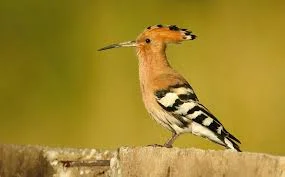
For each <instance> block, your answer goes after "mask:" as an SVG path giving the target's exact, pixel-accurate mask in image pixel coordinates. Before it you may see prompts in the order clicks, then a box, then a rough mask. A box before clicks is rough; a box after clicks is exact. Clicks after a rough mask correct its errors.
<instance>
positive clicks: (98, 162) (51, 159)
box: [0, 145, 285, 177]
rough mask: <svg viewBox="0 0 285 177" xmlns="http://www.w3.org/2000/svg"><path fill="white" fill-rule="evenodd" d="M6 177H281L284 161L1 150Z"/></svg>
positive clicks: (231, 155)
mask: <svg viewBox="0 0 285 177" xmlns="http://www.w3.org/2000/svg"><path fill="white" fill-rule="evenodd" d="M6 176H7V177H10V176H12V177H14V176H15V177H34V176H35V177H42V176H43V177H48V176H51V177H76V176H84V177H85V176H86V177H97V176H98V177H106V176H111V177H117V176H118V177H136V176H137V177H176V176H177V177H186V176H187V177H208V176H209V177H212V176H213V177H218V176H219V177H220V176H221V177H228V176H229V177H236V176H240V177H247V176H248V177H254V176H261V177H285V157H281V156H272V155H268V154H258V153H247V152H243V153H237V152H231V151H229V150H226V151H213V150H199V149H194V148H191V149H180V148H171V149H168V148H160V147H135V148H128V147H122V148H119V149H117V150H111V151H109V150H97V149H75V148H49V147H42V146H30V145H0V177H6Z"/></svg>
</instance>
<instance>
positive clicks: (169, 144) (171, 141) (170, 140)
mask: <svg viewBox="0 0 285 177" xmlns="http://www.w3.org/2000/svg"><path fill="white" fill-rule="evenodd" d="M178 136H179V134H176V133H173V134H172V136H171V138H170V139H169V140H167V142H166V143H165V144H164V145H163V146H164V147H167V148H172V144H173V142H174V141H175V140H176V138H177V137H178Z"/></svg>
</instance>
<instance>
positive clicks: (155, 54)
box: [137, 49, 174, 91]
mask: <svg viewBox="0 0 285 177" xmlns="http://www.w3.org/2000/svg"><path fill="white" fill-rule="evenodd" d="M137 53H138V58H139V77H140V84H141V89H142V91H143V90H144V87H148V88H150V87H151V85H153V84H152V82H153V81H154V79H155V78H157V77H159V76H160V75H162V74H166V73H173V72H174V70H173V69H172V68H171V66H170V65H169V62H168V60H167V57H166V53H165V49H163V50H155V51H154V50H148V51H144V50H140V49H138V51H137Z"/></svg>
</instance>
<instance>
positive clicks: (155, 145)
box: [147, 144, 164, 147]
mask: <svg viewBox="0 0 285 177" xmlns="http://www.w3.org/2000/svg"><path fill="white" fill-rule="evenodd" d="M147 146H150V147H164V146H163V145H161V144H149V145H147Z"/></svg>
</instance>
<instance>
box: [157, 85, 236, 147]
mask: <svg viewBox="0 0 285 177" xmlns="http://www.w3.org/2000/svg"><path fill="white" fill-rule="evenodd" d="M155 95H156V100H157V102H158V104H159V105H160V106H161V107H162V108H163V109H164V110H166V111H167V112H168V113H169V114H171V115H172V116H174V117H175V118H176V119H177V120H178V122H179V124H178V125H176V126H179V127H181V128H184V129H189V128H190V129H191V132H192V133H193V134H194V135H198V136H201V137H204V138H207V139H209V140H211V141H213V142H215V143H218V144H220V145H223V146H226V147H228V148H230V149H235V150H237V151H240V149H239V146H238V145H237V143H240V141H239V140H238V139H237V138H235V137H234V136H233V135H231V134H230V133H229V132H227V131H226V129H225V128H224V127H223V125H222V124H221V122H220V121H219V120H218V119H217V118H216V117H215V116H214V115H213V114H211V113H210V111H209V110H208V109H207V108H206V107H204V106H203V105H202V104H200V103H199V100H198V98H197V96H196V95H195V93H194V91H193V89H192V88H191V86H190V85H189V84H184V85H175V86H171V87H169V88H168V89H164V90H158V91H157V92H156V93H155ZM169 126H171V125H169Z"/></svg>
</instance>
